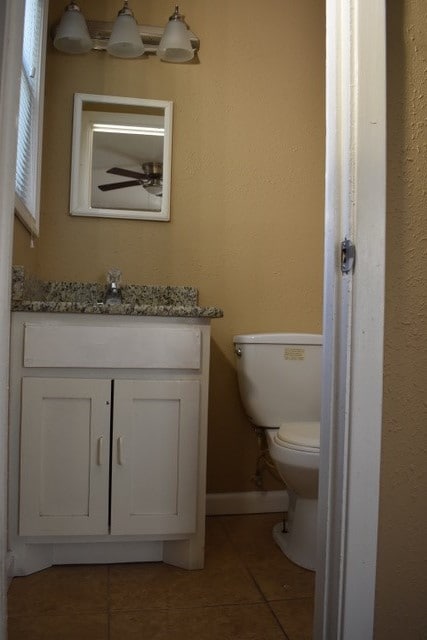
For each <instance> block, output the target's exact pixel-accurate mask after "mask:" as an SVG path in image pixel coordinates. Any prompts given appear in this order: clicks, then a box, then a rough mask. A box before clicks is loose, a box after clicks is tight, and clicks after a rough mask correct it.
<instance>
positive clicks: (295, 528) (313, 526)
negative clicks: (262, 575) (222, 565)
mask: <svg viewBox="0 0 427 640" xmlns="http://www.w3.org/2000/svg"><path fill="white" fill-rule="evenodd" d="M298 432H302V433H301V438H298ZM306 433H307V434H308V436H306ZM290 434H292V435H290ZM266 436H267V443H268V449H269V453H270V456H271V459H272V460H273V462H274V464H275V466H276V468H277V470H278V472H279V474H280V477H281V478H282V480H283V481H284V482H285V483H286V486H287V489H288V494H289V507H288V512H287V517H286V521H285V523H282V522H279V523H278V524H277V525H275V527H274V528H273V537H274V540H275V541H276V543H277V544H278V546H279V547H280V548H281V550H282V551H283V553H284V554H285V555H286V556H287V557H288V558H289V559H290V560H292V562H295V564H298V565H299V566H301V567H304V568H305V569H310V570H312V571H315V568H316V537H317V495H318V481H319V438H320V423H318V422H309V423H302V424H301V425H299V424H298V423H291V424H290V425H288V424H284V425H282V426H281V427H280V428H279V429H267V430H266Z"/></svg>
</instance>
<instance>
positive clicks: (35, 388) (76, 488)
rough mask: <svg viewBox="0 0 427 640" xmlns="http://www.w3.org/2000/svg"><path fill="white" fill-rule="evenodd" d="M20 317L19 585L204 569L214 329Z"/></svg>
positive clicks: (16, 436)
mask: <svg viewBox="0 0 427 640" xmlns="http://www.w3.org/2000/svg"><path fill="white" fill-rule="evenodd" d="M12 315H13V319H12V340H11V360H12V367H11V432H10V462H11V468H10V487H11V489H10V490H11V494H10V504H11V509H10V526H9V530H10V532H11V533H10V547H11V551H12V554H13V556H14V558H15V574H16V575H19V574H25V573H30V572H31V571H34V570H38V569H40V568H43V567H44V566H49V564H55V563H61V562H63V563H66V562H76V563H77V562H93V561H98V562H100V561H102V562H120V561H143V560H164V561H166V562H170V563H172V564H177V565H179V566H183V567H186V568H200V567H201V566H203V547H204V517H205V474H206V431H207V398H208V369H209V341H210V325H209V321H208V320H204V319H198V318H190V319H179V318H154V317H129V316H108V315H105V316H104V315H100V316H97V315H87V316H79V315H76V314H46V313H25V312H16V313H13V314H12Z"/></svg>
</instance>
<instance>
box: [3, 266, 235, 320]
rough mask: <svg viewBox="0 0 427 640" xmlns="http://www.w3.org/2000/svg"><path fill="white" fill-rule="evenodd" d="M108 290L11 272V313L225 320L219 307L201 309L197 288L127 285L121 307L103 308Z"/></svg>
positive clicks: (99, 286)
mask: <svg viewBox="0 0 427 640" xmlns="http://www.w3.org/2000/svg"><path fill="white" fill-rule="evenodd" d="M104 293H105V286H104V285H102V284H98V283H92V282H53V281H41V280H34V279H31V278H26V277H25V273H24V269H23V267H19V266H17V267H13V270H12V303H11V307H12V311H34V312H50V313H89V314H103V315H105V314H107V315H126V316H166V317H176V318H222V316H223V311H222V309H219V308H218V307H200V306H199V305H198V291H197V289H195V288H194V287H169V286H152V285H136V284H124V285H123V286H122V288H121V293H122V298H123V300H122V303H120V304H117V303H116V304H108V303H107V304H104V303H103V299H104Z"/></svg>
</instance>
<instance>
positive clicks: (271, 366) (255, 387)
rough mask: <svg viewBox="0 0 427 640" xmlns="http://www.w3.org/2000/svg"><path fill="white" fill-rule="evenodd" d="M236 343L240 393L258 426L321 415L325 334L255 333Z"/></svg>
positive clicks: (237, 337) (238, 338)
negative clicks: (323, 337)
mask: <svg viewBox="0 0 427 640" xmlns="http://www.w3.org/2000/svg"><path fill="white" fill-rule="evenodd" d="M233 342H234V351H235V353H236V366H237V377H238V383H239V391H240V397H241V400H242V403H243V407H244V409H245V412H246V415H247V416H248V418H249V420H250V421H251V422H252V423H253V424H254V425H256V426H259V427H278V426H280V424H282V423H283V422H317V421H319V420H320V375H321V353H322V336H321V335H317V334H307V333H253V334H246V335H238V336H234V338H233Z"/></svg>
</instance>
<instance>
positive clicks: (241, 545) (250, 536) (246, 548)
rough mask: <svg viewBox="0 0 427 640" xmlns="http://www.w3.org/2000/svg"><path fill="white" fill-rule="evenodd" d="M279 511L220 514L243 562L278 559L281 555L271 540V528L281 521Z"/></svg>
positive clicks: (220, 519) (221, 521)
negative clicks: (236, 514)
mask: <svg viewBox="0 0 427 640" xmlns="http://www.w3.org/2000/svg"><path fill="white" fill-rule="evenodd" d="M282 515H283V514H281V513H257V514H250V515H241V516H222V517H220V518H219V522H220V523H221V524H222V525H223V526H224V528H225V530H226V532H227V535H228V537H229V539H230V541H231V544H232V545H233V548H234V550H235V551H236V553H238V554H239V556H240V557H241V558H242V560H243V561H244V562H245V563H251V562H256V561H259V560H262V561H264V560H265V559H270V560H280V558H281V556H282V555H283V553H282V551H281V550H280V549H279V547H278V546H277V544H276V543H275V542H274V540H273V534H272V530H273V527H274V525H275V524H277V523H278V522H280V521H281V518H282Z"/></svg>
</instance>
